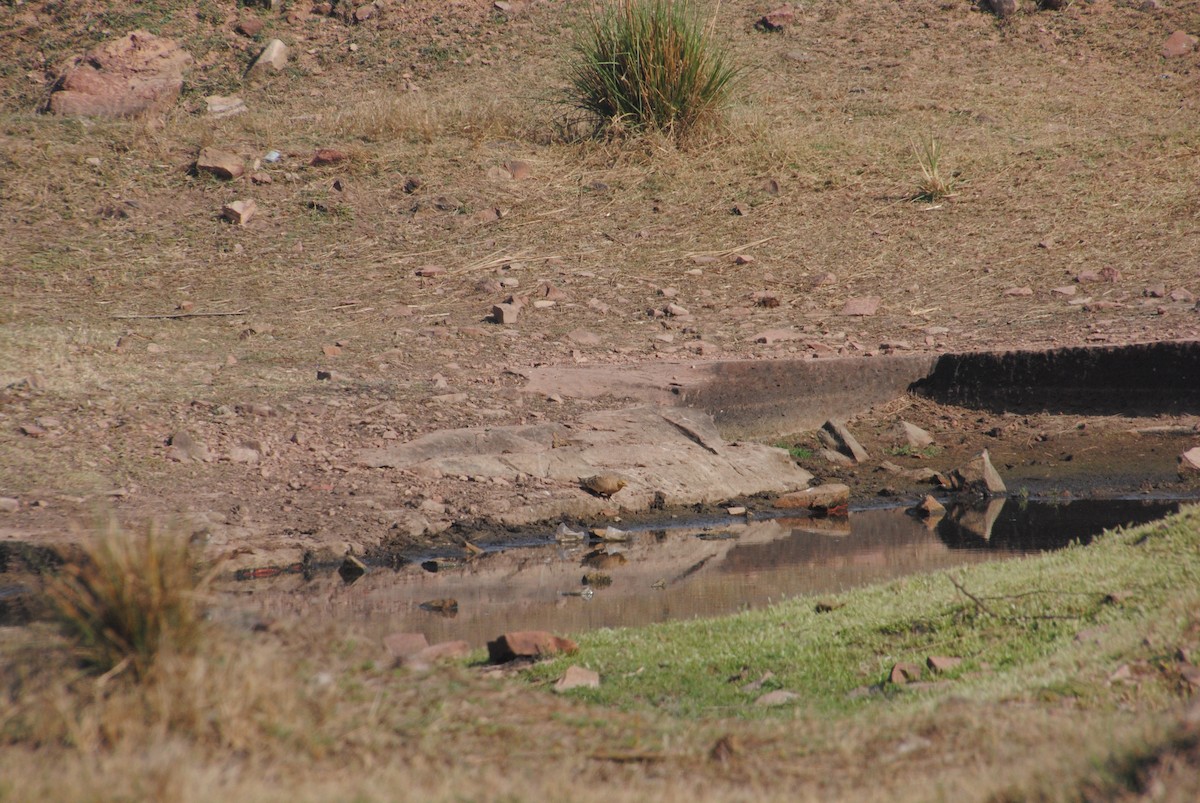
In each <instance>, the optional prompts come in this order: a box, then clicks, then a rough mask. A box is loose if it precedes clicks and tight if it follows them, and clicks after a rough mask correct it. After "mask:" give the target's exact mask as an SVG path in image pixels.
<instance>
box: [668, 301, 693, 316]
mask: <svg viewBox="0 0 1200 803" xmlns="http://www.w3.org/2000/svg"><path fill="white" fill-rule="evenodd" d="M663 313H665V314H666V315H669V316H671V317H672V318H686V317H688V316H689V315H690V314H691V313H689V312H688V311H687V309H685V308H684V307H681V306H679V305H678V304H675V303H671V304H668V305H667V306H665V307H663Z"/></svg>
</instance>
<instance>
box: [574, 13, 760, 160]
mask: <svg viewBox="0 0 1200 803" xmlns="http://www.w3.org/2000/svg"><path fill="white" fill-rule="evenodd" d="M715 22H716V12H715V11H714V12H713V14H712V15H711V16H710V17H709V19H708V20H707V21H705V20H703V19H701V17H700V15H699V14H698V12H697V10H696V7H695V5H694V4H693V3H692V2H691V0H615V2H613V3H612V4H610V5H609V6H608V7H607V8H606V9H604V10H603V11H598V10H594V11H593V14H592V18H591V27H590V29H589V30H588V31H587V32H586V33H585V34H584V36H583V37H582V39H581V40H580V42H579V43H578V44H577V45H576V55H577V57H578V61H577V62H576V64H575V65H574V67H573V69H572V72H571V75H570V90H569V92H570V102H571V103H572V105H574V106H576V107H577V108H579V109H580V110H582V111H584V112H586V113H588V114H589V115H591V116H593V117H594V118H595V119H596V121H597V123H598V129H599V130H603V131H605V132H606V133H610V134H613V133H617V134H619V133H621V132H623V131H647V130H653V131H665V132H669V133H671V134H673V135H674V136H676V137H681V136H683V135H685V134H687V133H688V132H689V131H691V130H692V129H694V128H696V127H697V126H699V125H701V124H703V123H706V122H710V121H712V120H713V119H714V118H716V117H717V115H718V114H719V112H720V110H721V109H722V108H723V107H724V106H725V104H726V103H727V102H728V100H729V95H730V92H731V90H732V87H733V84H734V79H735V78H736V77H737V75H738V72H739V71H738V69H737V68H736V67H734V66H733V65H732V64H731V63H730V60H729V56H728V53H727V51H726V50H725V49H724V48H723V47H722V46H720V45H719V44H718V43H717V41H716V39H715Z"/></svg>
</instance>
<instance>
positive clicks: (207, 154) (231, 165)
mask: <svg viewBox="0 0 1200 803" xmlns="http://www.w3.org/2000/svg"><path fill="white" fill-rule="evenodd" d="M196 172H198V173H209V174H211V175H214V176H216V177H217V178H220V179H225V180H226V181H228V180H230V179H235V178H239V177H240V176H241V175H242V174H243V173H245V172H246V166H245V164H244V163H243V162H242V157H240V156H238V155H237V154H236V153H229V152H228V151H222V150H218V149H216V148H204V149H203V150H201V151H200V155H199V156H198V157H196Z"/></svg>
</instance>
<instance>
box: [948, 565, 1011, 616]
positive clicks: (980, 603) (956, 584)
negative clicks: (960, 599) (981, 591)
mask: <svg viewBox="0 0 1200 803" xmlns="http://www.w3.org/2000/svg"><path fill="white" fill-rule="evenodd" d="M947 577H949V578H950V582H951V583H953V584H954V587H955V588H957V589H958V593H960V594H962V595H963V596H965V597H966V598H967V599H969V600H971V602H974V603H975V607H977V608H979V610H981V611H983V612H984V613H986V614H989V615H991V616H996V617H997V618H1002V617H1000V616H999V615H998V614H997V613H996V612H995V611H993V610H992V609H991V608H989V607H988V606H987V605H986V604H985V603H984V601H983V600H981V599H980V598H979V597H977V596H975V595H974V594H972V593H971V592H970V591H968V590H967V589H966V587H965V586H964V585H963V584H962V583H960V582H958V581H957V580H955V579H954V575H947Z"/></svg>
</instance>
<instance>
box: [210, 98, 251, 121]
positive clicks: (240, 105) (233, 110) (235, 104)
mask: <svg viewBox="0 0 1200 803" xmlns="http://www.w3.org/2000/svg"><path fill="white" fill-rule="evenodd" d="M204 104H205V107H206V108H207V111H208V116H209V117H215V118H217V119H220V118H222V117H232V116H233V115H235V114H241V113H242V112H244V111H246V101H244V100H242V99H241V98H235V97H225V96H224V95H209V96H208V97H206V98H205V99H204Z"/></svg>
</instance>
